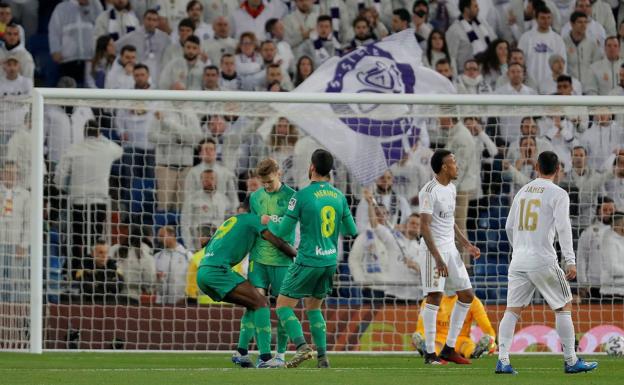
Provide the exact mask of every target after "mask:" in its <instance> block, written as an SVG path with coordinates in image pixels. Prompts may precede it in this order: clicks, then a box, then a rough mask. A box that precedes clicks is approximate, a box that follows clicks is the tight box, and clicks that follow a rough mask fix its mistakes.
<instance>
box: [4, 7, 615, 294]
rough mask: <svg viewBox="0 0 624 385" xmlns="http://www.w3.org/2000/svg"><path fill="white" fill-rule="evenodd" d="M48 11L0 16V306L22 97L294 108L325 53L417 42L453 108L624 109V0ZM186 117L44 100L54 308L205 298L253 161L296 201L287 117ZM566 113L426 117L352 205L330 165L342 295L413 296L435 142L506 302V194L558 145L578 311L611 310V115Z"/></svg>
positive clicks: (298, 135)
mask: <svg viewBox="0 0 624 385" xmlns="http://www.w3.org/2000/svg"><path fill="white" fill-rule="evenodd" d="M41 3H43V2H41ZM45 3H55V4H56V5H55V7H54V8H53V9H50V11H51V13H50V12H48V13H47V14H46V13H45V12H43V11H44V9H43V8H48V7H49V4H46V6H45V7H44V6H43V4H40V2H38V1H36V0H12V1H10V0H9V1H7V0H5V1H4V2H0V38H1V39H2V44H1V47H0V61H1V62H2V68H3V72H2V79H0V95H2V96H3V100H2V101H0V106H1V107H0V124H1V125H2V129H0V150H1V153H2V177H1V181H0V247H1V250H2V251H1V254H2V258H3V263H2V265H1V267H2V269H3V270H2V271H3V279H2V284H1V285H3V287H2V290H0V294H2V297H0V301H7V300H8V301H19V300H20V299H19V298H9V296H10V293H16V292H20V291H21V292H24V290H23V289H20V288H19V287H17V286H15V287H9V286H10V285H24V284H25V280H26V278H27V277H15V276H14V275H13V273H12V270H13V269H12V266H16V265H17V264H20V263H23V258H22V257H23V256H24V254H25V253H26V252H27V245H28V237H27V230H25V229H26V228H27V226H26V222H27V218H28V199H29V188H30V186H29V178H28V175H29V170H30V166H31V165H30V160H29V154H30V149H31V146H32V145H33V144H32V136H31V133H30V121H29V119H30V117H29V113H28V108H27V107H26V106H25V104H23V103H20V102H19V98H20V97H23V96H27V95H30V92H31V90H32V87H33V84H42V85H45V84H51V83H53V84H54V85H56V86H58V87H67V88H72V87H89V88H108V89H141V90H147V89H164V90H205V91H209V92H219V91H226V90H228V91H238V90H244V91H274V92H287V91H291V90H293V89H294V88H295V87H297V86H298V85H299V84H301V83H302V82H303V81H305V80H306V78H308V77H309V76H310V75H311V74H312V73H313V72H314V70H315V69H316V68H318V67H319V66H321V65H322V64H323V63H324V62H325V61H327V60H328V59H330V58H332V57H335V56H340V55H344V54H345V53H348V52H350V51H352V50H354V49H356V48H357V47H359V46H361V45H363V44H368V43H371V42H374V41H378V40H380V39H382V38H384V37H385V36H387V35H389V34H393V33H397V32H400V31H403V30H405V29H407V28H414V30H415V34H416V38H417V40H418V42H419V44H420V46H421V48H422V52H423V55H422V56H423V57H422V59H423V65H425V66H427V67H429V68H432V69H433V70H435V71H437V72H439V73H440V74H442V75H443V76H445V77H447V78H448V79H449V80H450V81H451V82H453V83H454V84H455V86H456V88H457V90H458V92H459V93H463V94H501V95H538V94H541V95H548V94H558V95H624V6H621V2H619V1H617V0H609V1H607V0H595V1H591V0H509V1H506V0H497V1H493V0H454V1H449V0H433V1H430V2H429V1H426V0H416V1H413V0H316V1H315V0H291V1H287V0H246V1H239V0H191V1H188V0H166V1H165V0H107V1H99V0H67V1H50V2H45ZM38 11H40V12H38ZM39 18H43V20H39ZM46 30H47V31H46ZM41 34H44V35H46V34H47V40H48V44H47V47H48V51H47V52H40V51H41V49H40V48H37V49H38V50H39V51H38V52H37V54H36V59H37V60H35V59H34V58H33V54H31V53H30V52H29V51H28V49H29V48H31V47H33V48H34V46H35V44H34V43H32V42H35V41H38V40H37V36H40V35H41ZM50 68H55V69H56V70H57V73H56V74H54V71H51V70H50ZM178 107H180V108H175V109H164V110H162V111H161V110H160V109H159V108H157V106H155V105H150V104H149V103H134V104H132V105H131V106H129V107H128V108H119V109H108V108H100V107H85V106H82V105H81V106H78V105H76V106H73V105H47V106H46V110H45V130H46V143H45V146H46V213H45V218H46V239H47V242H48V244H47V247H46V250H47V253H48V259H50V260H52V259H54V261H55V262H54V263H51V262H49V263H48V272H47V274H48V285H49V286H48V293H54V292H56V294H57V295H56V296H54V299H52V297H50V296H49V300H51V301H59V300H60V301H67V300H76V297H79V298H80V299H81V300H85V301H105V302H110V301H113V302H117V303H120V302H124V303H126V302H129V303H144V304H145V303H159V304H183V303H189V302H200V303H206V302H208V301H209V300H208V299H203V300H202V299H200V298H198V297H199V296H198V293H197V288H196V287H193V282H191V281H193V280H190V281H189V280H188V279H187V278H188V276H189V274H191V273H189V271H193V270H192V269H193V268H194V269H196V268H197V267H196V265H197V261H195V258H194V257H193V253H195V252H197V251H198V250H200V249H201V247H202V245H205V243H206V242H207V239H209V237H210V235H211V233H212V232H214V229H215V226H218V225H219V224H220V223H221V222H223V220H224V219H225V218H226V217H227V216H228V215H230V214H232V213H235V212H236V210H237V208H238V206H239V204H240V202H242V201H244V200H245V198H246V197H247V196H248V195H249V194H250V193H251V192H253V191H255V190H256V189H258V188H259V187H261V183H260V181H259V180H258V178H257V177H256V175H255V173H254V169H255V167H256V164H257V162H258V161H259V160H261V159H263V158H265V157H272V158H274V159H276V160H277V161H278V163H279V164H280V167H281V169H282V173H283V181H284V182H285V183H286V184H288V185H290V186H293V187H294V188H301V187H302V186H305V185H306V183H307V165H308V162H309V158H310V155H311V152H312V151H313V150H314V148H317V147H319V144H318V143H316V141H315V140H314V139H313V138H312V137H311V136H307V135H306V134H305V133H303V132H302V131H301V130H299V129H298V128H297V127H296V126H295V125H294V124H292V123H291V122H289V121H288V120H287V119H285V118H279V119H275V120H270V119H268V120H266V121H265V120H263V119H260V118H255V119H252V118H250V117H248V116H244V115H237V114H236V107H235V106H234V107H233V108H232V111H230V113H223V114H211V115H206V114H202V113H199V111H196V110H190V109H186V108H184V106H183V105H180V106H178ZM568 112H569V113H568ZM568 112H566V114H564V115H557V116H526V117H515V116H513V117H512V116H510V117H500V118H483V117H476V116H465V117H462V118H456V117H443V118H439V119H435V120H433V119H431V120H430V121H429V122H428V125H427V130H424V131H423V132H422V134H421V137H420V138H419V141H418V142H417V144H416V145H415V146H414V147H413V148H412V149H411V151H410V152H409V153H405V154H404V157H403V159H402V160H401V161H400V162H398V163H396V164H395V165H393V166H392V167H391V168H390V169H389V170H387V171H386V172H385V173H384V174H383V175H382V176H381V177H379V179H378V180H377V181H376V183H375V184H374V186H369V188H368V189H365V190H363V189H362V188H361V187H360V186H358V185H357V183H356V182H355V181H354V179H353V178H352V177H351V175H350V174H349V172H348V171H347V170H346V169H345V167H344V166H340V165H339V166H338V167H336V170H335V172H334V176H335V182H336V185H337V187H338V188H339V189H340V190H342V191H344V192H345V193H347V194H348V196H349V199H350V204H351V205H352V207H353V210H354V212H355V214H356V221H357V226H358V229H359V231H360V234H361V235H360V236H359V238H358V239H356V240H355V242H354V243H353V244H352V245H351V244H346V243H345V246H344V250H343V251H344V253H343V255H344V256H343V261H342V262H343V263H341V264H340V266H339V269H340V271H339V273H340V283H341V284H340V285H338V286H337V291H336V293H335V294H336V296H337V297H342V298H343V297H358V298H359V299H364V300H373V301H375V300H381V301H417V300H419V299H421V298H422V293H421V292H420V290H419V289H418V281H419V274H417V273H416V271H417V270H418V262H417V257H416V254H417V253H416V252H415V251H414V250H415V249H417V245H418V241H419V238H420V234H419V216H418V204H419V202H418V192H419V190H420V188H421V187H422V186H423V185H424V184H425V183H426V182H427V181H429V180H430V179H431V178H432V177H433V174H432V171H431V168H430V167H429V158H430V157H431V154H432V149H434V148H437V147H447V148H448V149H450V150H452V151H453V152H454V153H455V154H456V157H457V159H458V164H459V166H460V172H459V175H460V176H459V179H458V180H457V181H455V184H456V186H457V192H458V193H457V210H456V214H455V216H456V221H457V224H458V226H459V227H460V229H462V231H465V232H466V233H467V234H468V235H469V237H470V239H471V240H473V241H476V244H477V245H478V246H479V247H481V249H482V252H483V254H484V257H483V258H482V260H480V261H477V262H474V264H472V266H471V272H472V274H473V275H474V277H473V278H474V283H475V287H476V288H477V291H476V293H477V295H478V296H480V297H481V298H482V299H484V300H493V301H496V300H498V299H500V300H502V301H504V298H505V294H504V291H503V289H501V288H500V287H499V286H504V285H501V284H504V280H505V279H506V265H507V264H508V262H509V245H508V242H507V240H506V236H505V232H504V231H503V229H504V224H501V221H504V218H505V216H506V209H507V208H508V206H509V203H510V197H512V196H513V195H512V194H513V193H514V192H515V191H516V190H517V189H518V188H519V187H520V186H522V185H524V184H525V183H527V182H528V181H529V180H530V179H531V178H533V177H534V176H535V165H536V159H537V155H538V154H539V153H540V152H542V151H545V150H553V151H555V152H556V153H557V154H558V156H559V157H560V159H562V165H563V170H564V172H563V173H562V175H560V177H559V178H558V180H559V184H560V185H561V186H562V187H564V188H565V189H566V190H568V191H569V193H570V196H571V203H572V204H571V212H570V216H571V218H572V220H573V222H572V224H573V230H574V240H575V243H576V245H575V249H576V250H577V260H578V287H577V290H576V294H577V297H578V299H579V300H582V301H622V299H623V298H624V278H623V277H624V259H623V256H624V213H623V212H624V116H619V115H618V116H615V115H613V114H611V113H610V112H609V111H604V112H602V113H597V114H593V115H588V114H586V113H584V112H583V111H582V110H581V109H578V110H574V111H568ZM363 191H370V194H369V196H368V198H365V197H364V195H363ZM373 202H376V203H377V204H378V206H375V207H373ZM20 229H24V230H20ZM154 235H156V236H154ZM392 239H394V240H395V241H396V242H389V240H392ZM394 245H397V247H394ZM466 262H469V261H468V260H467V261H466ZM470 263H472V262H470ZM9 277H12V279H6V278H9ZM15 278H17V279H15ZM187 281H188V284H187ZM54 282H56V283H54ZM54 285H56V286H54ZM354 286H355V287H358V288H356V289H354V288H353V287H354ZM360 288H363V289H362V290H360ZM492 288H493V289H492Z"/></svg>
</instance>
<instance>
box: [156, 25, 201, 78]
mask: <svg viewBox="0 0 624 385" xmlns="http://www.w3.org/2000/svg"><path fill="white" fill-rule="evenodd" d="M199 49H200V42H199V38H198V37H197V36H195V35H192V36H189V37H188V38H186V41H185V42H184V56H183V57H178V58H174V59H172V60H171V61H170V62H169V63H167V64H165V66H164V67H163V70H162V72H161V74H160V81H159V82H160V84H159V88H160V89H163V90H201V89H202V78H203V74H204V62H203V61H202V60H201V58H200V57H199V53H200V52H199Z"/></svg>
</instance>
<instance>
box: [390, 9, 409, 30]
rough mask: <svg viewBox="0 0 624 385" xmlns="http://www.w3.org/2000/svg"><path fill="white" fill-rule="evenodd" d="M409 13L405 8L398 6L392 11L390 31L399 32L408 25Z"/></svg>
mask: <svg viewBox="0 0 624 385" xmlns="http://www.w3.org/2000/svg"><path fill="white" fill-rule="evenodd" d="M410 19H411V17H410V13H409V11H408V10H407V9H405V8H399V9H395V10H394V11H392V24H391V28H390V30H391V31H392V33H399V32H401V31H404V30H406V29H408V28H409V27H410Z"/></svg>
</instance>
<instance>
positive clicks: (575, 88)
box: [538, 54, 583, 95]
mask: <svg viewBox="0 0 624 385" xmlns="http://www.w3.org/2000/svg"><path fill="white" fill-rule="evenodd" d="M548 65H549V66H550V73H551V75H550V77H548V78H546V79H544V81H543V82H542V83H540V85H539V87H538V91H539V94H540V95H553V94H557V95H583V86H582V85H581V82H579V81H578V79H576V78H573V77H571V76H569V75H567V74H566V73H565V68H566V67H565V62H564V61H563V58H562V57H561V56H560V55H557V54H554V55H552V56H551V57H550V59H548ZM559 83H566V84H565V85H564V84H562V85H561V86H562V87H564V88H565V91H564V92H565V93H561V92H560V90H559V88H560V87H561V86H560V85H559ZM568 83H569V86H570V87H569V89H568V87H567V86H568Z"/></svg>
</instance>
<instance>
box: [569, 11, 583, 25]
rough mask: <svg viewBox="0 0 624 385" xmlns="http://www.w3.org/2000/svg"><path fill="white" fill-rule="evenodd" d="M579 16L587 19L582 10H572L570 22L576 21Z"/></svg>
mask: <svg viewBox="0 0 624 385" xmlns="http://www.w3.org/2000/svg"><path fill="white" fill-rule="evenodd" d="M581 17H584V18H586V19H587V15H586V14H584V13H583V12H580V11H574V12H572V14H571V15H570V23H572V24H574V23H576V21H577V20H578V19H580V18H581Z"/></svg>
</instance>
